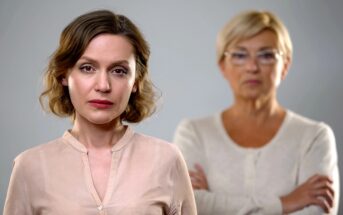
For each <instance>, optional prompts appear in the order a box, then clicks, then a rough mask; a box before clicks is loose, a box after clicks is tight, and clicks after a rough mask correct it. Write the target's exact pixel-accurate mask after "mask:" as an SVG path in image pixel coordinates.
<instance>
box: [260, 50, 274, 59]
mask: <svg viewBox="0 0 343 215" xmlns="http://www.w3.org/2000/svg"><path fill="white" fill-rule="evenodd" d="M259 56H260V58H263V59H274V58H275V54H274V53H273V52H266V53H261V54H259Z"/></svg>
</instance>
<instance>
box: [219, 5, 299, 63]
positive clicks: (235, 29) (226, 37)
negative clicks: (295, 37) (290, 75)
mask: <svg viewBox="0 0 343 215" xmlns="http://www.w3.org/2000/svg"><path fill="white" fill-rule="evenodd" d="M264 30H271V31H273V32H274V33H275V34H276V36H277V38H278V46H279V47H278V48H279V49H280V51H281V52H282V53H283V55H284V57H286V58H289V59H291V58H292V54H293V46H292V41H291V38H290V36H289V33H288V30H287V28H286V26H285V25H284V24H283V23H282V21H281V20H280V19H279V18H278V17H276V16H275V15H274V14H272V13H271V12H269V11H255V10H253V11H245V12H242V13H240V14H238V15H236V16H235V17H233V18H232V19H231V20H230V21H229V22H228V23H227V24H226V25H225V26H224V28H223V29H222V30H221V31H220V32H219V34H218V38H217V44H216V45H217V50H216V51H217V63H219V62H221V61H222V60H223V58H224V52H225V51H226V50H227V48H230V47H232V46H234V45H235V44H237V43H239V42H241V41H242V40H245V39H248V38H251V37H253V36H255V35H256V34H258V33H260V32H262V31H264Z"/></svg>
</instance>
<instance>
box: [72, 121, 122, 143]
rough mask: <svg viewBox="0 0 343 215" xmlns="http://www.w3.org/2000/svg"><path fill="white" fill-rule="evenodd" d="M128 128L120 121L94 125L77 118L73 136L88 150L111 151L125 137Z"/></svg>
mask: <svg viewBox="0 0 343 215" xmlns="http://www.w3.org/2000/svg"><path fill="white" fill-rule="evenodd" d="M125 130H126V127H125V126H124V125H122V123H121V122H120V121H112V122H110V123H107V124H102V125H98V124H94V123H91V122H89V121H88V120H86V119H85V118H83V117H81V116H77V117H76V119H75V121H74V126H73V128H72V130H71V134H72V135H73V136H74V137H75V138H77V139H78V141H79V142H80V143H82V144H84V145H85V147H86V148H87V149H88V150H92V149H94V150H103V149H105V150H106V149H111V148H112V147H113V145H114V144H116V143H117V142H118V141H119V139H120V138H121V137H122V136H123V135H124V133H125Z"/></svg>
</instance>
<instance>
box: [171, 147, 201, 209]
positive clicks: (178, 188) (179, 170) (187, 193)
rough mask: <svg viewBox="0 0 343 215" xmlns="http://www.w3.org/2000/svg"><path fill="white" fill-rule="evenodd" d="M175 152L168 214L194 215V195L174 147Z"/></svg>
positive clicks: (182, 163)
mask: <svg viewBox="0 0 343 215" xmlns="http://www.w3.org/2000/svg"><path fill="white" fill-rule="evenodd" d="M175 150H176V152H177V153H176V155H177V156H176V160H175V166H174V168H173V170H172V175H173V178H174V188H173V191H174V200H173V205H172V207H171V210H170V212H169V214H170V215H172V214H173V215H174V214H179V213H180V212H181V214H184V215H196V214H197V212H196V206H195V199H194V193H193V189H192V184H191V181H190V178H189V176H188V170H187V166H186V163H185V161H184V159H183V157H182V154H181V152H180V151H179V150H178V149H177V148H176V147H175Z"/></svg>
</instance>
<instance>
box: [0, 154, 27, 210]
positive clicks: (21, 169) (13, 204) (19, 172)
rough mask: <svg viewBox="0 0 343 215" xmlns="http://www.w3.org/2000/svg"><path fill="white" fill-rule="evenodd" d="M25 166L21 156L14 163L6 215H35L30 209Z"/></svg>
mask: <svg viewBox="0 0 343 215" xmlns="http://www.w3.org/2000/svg"><path fill="white" fill-rule="evenodd" d="M24 164H25V163H23V162H21V160H20V156H19V157H17V158H16V159H15V161H14V163H13V170H12V174H11V178H10V182H9V186H8V190H7V196H6V201H5V206H4V215H22V214H25V215H30V214H33V213H32V211H31V209H30V201H29V194H28V186H27V183H26V182H27V181H26V176H25V166H24Z"/></svg>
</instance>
